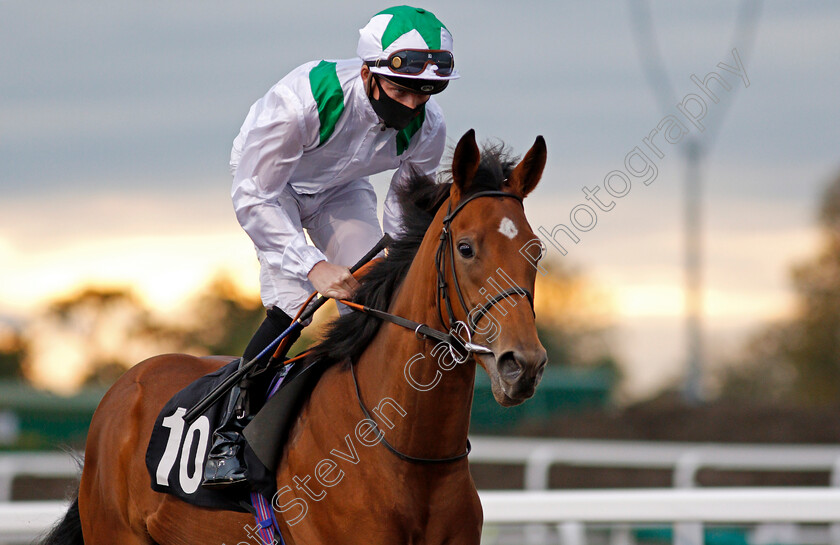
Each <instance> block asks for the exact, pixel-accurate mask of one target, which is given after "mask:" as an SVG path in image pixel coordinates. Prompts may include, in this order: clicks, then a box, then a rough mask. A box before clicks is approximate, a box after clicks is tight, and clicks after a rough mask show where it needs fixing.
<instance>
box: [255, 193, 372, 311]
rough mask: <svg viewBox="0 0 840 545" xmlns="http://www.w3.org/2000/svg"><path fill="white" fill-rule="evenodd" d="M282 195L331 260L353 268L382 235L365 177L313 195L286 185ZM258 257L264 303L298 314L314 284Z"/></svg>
mask: <svg viewBox="0 0 840 545" xmlns="http://www.w3.org/2000/svg"><path fill="white" fill-rule="evenodd" d="M278 200H279V203H280V206H281V207H282V208H283V210H284V211H285V212H286V213H287V214H288V215H289V217H290V218H291V220H292V222H294V223H295V225H296V226H297V228H298V229H301V230H303V229H306V233H307V234H308V235H309V239H310V240H311V241H312V244H314V246H315V247H316V248H318V249H319V250H321V252H323V253H324V255H326V256H327V261H329V262H330V263H333V264H336V265H343V266H345V267H350V266H352V265H353V264H355V263H356V261H358V260H359V259H360V258H361V257H362V256H363V255H365V254H366V253H367V252H368V250H370V249H371V248H372V247H373V245H374V244H376V243H377V242H378V241H379V239H380V238H382V228H381V227H380V225H379V219H378V218H377V216H376V193H375V192H374V191H373V186H371V184H370V182H369V181H368V180H366V179H360V180H355V181H353V182H350V183H349V184H346V185H343V186H341V187H336V188H332V189H329V190H327V191H324V192H321V193H314V194H311V195H307V194H299V193H296V192H295V191H294V190H293V189H292V188H291V186H289V185H287V186H286V187H285V188H284V189H283V192H282V194H281V196H280V198H279V199H278ZM258 256H259V252H258ZM259 257H260V267H261V268H260V296H261V298H262V302H263V305H265V306H266V307H267V308H268V307H271V306H272V305H274V306H277V307H279V308H280V309H282V310H283V312H285V313H286V314H288V315H289V316H294V315H295V314H297V311H298V310H299V309H300V306H301V305H302V304H303V302H304V301H305V300H306V298H307V297H308V296H309V294H310V293H312V292H313V291H314V290H315V288H313V287H312V284H311V283H310V282H309V281H308V280H306V281H304V280H301V279H300V278H298V277H296V276H292V275H290V274H288V273H284V271H283V270H282V269H280V268H277V267H273V266H271V265H269V264H268V263H266V261H265V260H264V259H262V258H261V256H259ZM342 307H344V305H339V310H341V311H344V310H345V309H344V308H342Z"/></svg>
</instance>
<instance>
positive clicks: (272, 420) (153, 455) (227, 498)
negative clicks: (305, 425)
mask: <svg viewBox="0 0 840 545" xmlns="http://www.w3.org/2000/svg"><path fill="white" fill-rule="evenodd" d="M303 364H304V362H298V363H295V364H293V365H292V366H291V369H290V370H289V371H288V373H287V374H286V376H285V377H283V378H282V383H281V385H280V388H279V390H278V391H277V392H276V393H275V394H274V395H273V396H272V397H270V398H269V399H268V400H267V401H266V402H265V404H264V405H263V407H262V408H261V409H260V410H259V411H258V412H257V413H256V415H255V416H254V417H253V419H252V420H251V422H250V423H249V424H248V425H247V426H246V428H245V433H244V435H245V438H246V444H245V451H244V460H245V463H246V464H247V466H248V473H249V475H250V479H251V480H250V482H249V485H250V488H249V487H239V488H236V487H233V488H231V487H227V488H222V489H207V488H203V487H202V486H201V480H202V478H203V475H204V464H205V462H206V457H207V454H208V452H209V451H210V443H211V441H212V436H213V430H215V429H216V428H217V427H218V425H219V421H220V419H221V417H222V412H223V411H222V407H221V405H222V403H223V401H224V400H222V401H220V402H217V403H216V404H214V405H212V406H211V407H210V408H208V409H207V410H206V411H205V412H204V413H203V414H202V415H201V416H200V417H198V418H197V419H196V420H195V421H194V422H193V423H192V424H191V425H189V426H187V424H186V422H185V421H184V419H183V417H184V414H185V413H186V412H187V411H188V410H189V409H190V408H191V407H193V406H195V404H196V403H198V402H199V401H200V400H201V399H203V398H204V397H205V396H206V395H207V393H208V392H210V391H212V390H213V389H214V388H215V387H216V386H217V385H218V384H220V383H221V382H223V381H224V380H225V379H226V378H227V377H229V376H230V375H231V374H233V373H234V372H236V370H237V368H238V367H239V360H238V359H236V360H234V361H232V362H230V363H228V364H227V365H225V366H223V367H221V368H220V369H218V370H216V371H214V372H212V373H209V374H207V375H205V376H203V377H201V378H199V379H198V380H196V381H194V382H192V383H190V384H189V385H187V386H186V387H185V388H184V389H183V390H181V391H179V392H178V393H177V394H175V395H174V396H173V397H172V399H170V400H169V401H168V402H167V403H166V404H165V405H164V407H163V409H162V410H161V411H160V413H159V414H158V417H157V419H156V420H155V425H154V428H153V430H152V435H151V438H150V439H149V445H148V447H147V449H146V469H147V470H148V472H149V476H150V478H151V487H152V489H153V490H154V491H156V492H162V493H165V494H171V495H173V496H175V497H177V498H178V499H180V500H182V501H185V502H187V503H189V504H192V505H196V506H199V507H206V508H210V509H223V510H232V511H239V512H253V509H252V506H251V505H252V504H251V497H250V493H251V492H258V493H260V494H262V495H263V496H265V497H268V498H271V497H272V496H273V495H274V493H275V492H276V486H277V485H276V481H275V475H274V471H275V468H276V467H277V464H278V463H279V460H280V456H282V452H283V445H284V444H285V441H286V438H287V437H288V435H289V431H290V430H291V428H292V426H293V425H294V422H295V419H296V418H297V416H298V413H299V412H300V409H301V407H302V406H303V404H304V403H305V402H306V400H307V399H308V398H309V394H310V393H311V392H312V389H313V388H314V386H315V383H316V382H317V381H318V379H319V378H320V376H321V374H322V373H323V369H324V368H325V366H323V365H321V364H320V361H315V362H313V363H310V364H308V365H303Z"/></svg>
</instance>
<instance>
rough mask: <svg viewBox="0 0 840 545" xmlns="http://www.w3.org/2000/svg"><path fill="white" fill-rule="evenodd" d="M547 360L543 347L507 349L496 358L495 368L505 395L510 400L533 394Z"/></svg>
mask: <svg viewBox="0 0 840 545" xmlns="http://www.w3.org/2000/svg"><path fill="white" fill-rule="evenodd" d="M547 361H548V358H547V356H546V352H545V349H543V348H542V347H541V348H540V349H538V350H530V351H527V352H526V351H521V350H508V351H507V352H504V353H503V354H502V355H501V356H500V357H499V359H498V364H497V370H498V372H499V379H501V382H502V389H503V390H504V393H505V395H506V396H507V397H508V398H510V399H511V400H512V401H515V402H516V401H518V402H521V401H524V400H526V399H528V398H530V397H531V396H533V395H534V391H535V390H536V388H537V385H538V384H539V383H540V379H541V378H542V376H543V372H544V371H545V364H546V362H547Z"/></svg>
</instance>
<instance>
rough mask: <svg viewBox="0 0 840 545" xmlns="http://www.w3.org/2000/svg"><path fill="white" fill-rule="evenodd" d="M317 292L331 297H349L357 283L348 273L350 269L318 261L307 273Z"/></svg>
mask: <svg viewBox="0 0 840 545" xmlns="http://www.w3.org/2000/svg"><path fill="white" fill-rule="evenodd" d="M307 276H308V277H309V281H310V282H312V286H313V287H314V288H315V290H317V292H318V293H320V294H321V295H323V296H325V297H332V298H333V299H350V298H351V297H353V293H354V292H355V291H356V289H358V287H359V283H358V282H357V281H356V279H355V278H353V275H352V274H350V269H348V268H347V267H342V266H340V265H333V264H332V263H329V262H327V261H319V262H318V263H316V264H315V266H314V267H312V270H310V271H309V274H308V275H307Z"/></svg>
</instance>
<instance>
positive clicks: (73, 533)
mask: <svg viewBox="0 0 840 545" xmlns="http://www.w3.org/2000/svg"><path fill="white" fill-rule="evenodd" d="M84 543H85V541H84V539H82V519H81V518H79V498H78V497H76V499H75V500H73V503H72V504H71V505H70V508H69V509H68V510H67V512H66V513H65V514H64V518H63V519H61V521H60V522H59V523H58V524H56V525H55V527H53V529H52V530H51V531H50V533H49V534H47V537H45V538H44V540H43V541H42V542H41V545H84Z"/></svg>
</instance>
